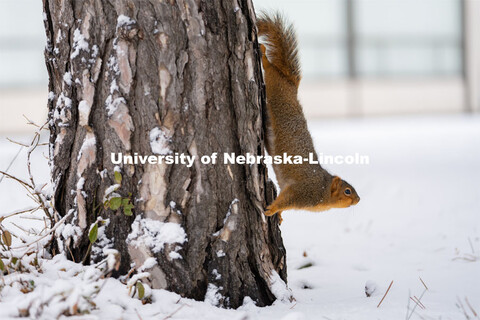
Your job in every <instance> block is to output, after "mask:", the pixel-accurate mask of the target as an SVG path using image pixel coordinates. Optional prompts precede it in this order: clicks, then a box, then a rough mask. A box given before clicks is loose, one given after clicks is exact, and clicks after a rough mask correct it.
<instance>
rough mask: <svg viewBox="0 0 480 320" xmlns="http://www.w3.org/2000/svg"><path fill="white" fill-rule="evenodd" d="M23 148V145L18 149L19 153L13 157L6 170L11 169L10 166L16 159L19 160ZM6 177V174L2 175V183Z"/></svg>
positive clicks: (0, 180) (0, 181) (0, 179)
mask: <svg viewBox="0 0 480 320" xmlns="http://www.w3.org/2000/svg"><path fill="white" fill-rule="evenodd" d="M7 139H8V138H7ZM22 149H23V146H21V147H20V149H18V151H17V153H16V154H15V156H14V157H13V159H12V160H11V161H10V163H9V164H8V166H7V168H6V169H5V172H8V170H10V168H11V166H12V165H13V163H14V162H15V160H17V157H18V155H19V154H20V152H22ZM4 177H5V175H2V177H1V178H0V183H2V181H3V178H4Z"/></svg>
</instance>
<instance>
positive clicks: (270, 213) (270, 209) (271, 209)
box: [265, 205, 278, 217]
mask: <svg viewBox="0 0 480 320" xmlns="http://www.w3.org/2000/svg"><path fill="white" fill-rule="evenodd" d="M277 211H278V210H275V208H274V207H272V206H271V205H270V206H268V207H267V211H265V215H266V216H269V217H270V216H273V215H274V214H275V213H277Z"/></svg>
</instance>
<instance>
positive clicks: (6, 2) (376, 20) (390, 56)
mask: <svg viewBox="0 0 480 320" xmlns="http://www.w3.org/2000/svg"><path fill="white" fill-rule="evenodd" d="M253 2H254V5H255V8H256V9H257V10H261V9H264V10H267V11H268V10H272V11H273V10H280V11H282V12H283V13H285V15H286V16H287V17H288V19H289V20H290V21H291V22H293V23H294V24H295V27H296V30H297V34H298V37H299V43H300V55H301V62H302V69H303V75H304V80H303V82H302V84H301V88H300V92H299V95H300V100H301V101H302V103H303V106H304V108H305V111H306V114H307V116H308V117H309V118H314V117H320V116H321V117H325V116H336V117H338V116H368V115H391V114H409V113H440V112H442V113H447V112H449V113H460V112H478V111H480V31H479V30H480V1H478V0H297V1H291V0H253ZM0 26H1V28H0V114H1V118H0V119H1V120H0V131H3V132H5V131H10V132H11V131H19V130H23V129H24V128H25V126H24V125H23V123H24V121H23V118H22V114H25V115H27V116H29V117H30V118H32V119H34V120H37V121H41V120H42V119H44V118H45V115H46V96H47V73H46V70H45V64H44V61H43V49H44V45H45V40H44V38H45V36H44V30H43V18H42V4H41V1H38V0H22V1H18V0H0Z"/></svg>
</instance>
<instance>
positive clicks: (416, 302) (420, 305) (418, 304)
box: [410, 297, 425, 309]
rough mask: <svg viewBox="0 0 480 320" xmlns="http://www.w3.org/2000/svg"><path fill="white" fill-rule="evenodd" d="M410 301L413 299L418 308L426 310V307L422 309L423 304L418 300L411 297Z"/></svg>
mask: <svg viewBox="0 0 480 320" xmlns="http://www.w3.org/2000/svg"><path fill="white" fill-rule="evenodd" d="M410 299H411V300H412V301H413V302H415V304H416V305H417V306H419V307H420V308H422V309H425V308H424V307H422V304H421V303H419V302H418V301H417V300H415V299H413V298H412V297H410Z"/></svg>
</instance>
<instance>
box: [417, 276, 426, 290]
mask: <svg viewBox="0 0 480 320" xmlns="http://www.w3.org/2000/svg"><path fill="white" fill-rule="evenodd" d="M418 278H419V279H420V281H422V284H423V286H424V287H425V289H427V290H428V287H427V285H426V284H425V282H423V280H422V278H420V277H418Z"/></svg>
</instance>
